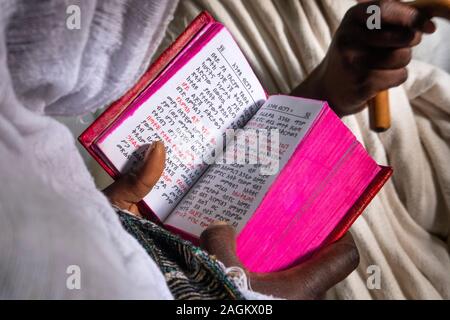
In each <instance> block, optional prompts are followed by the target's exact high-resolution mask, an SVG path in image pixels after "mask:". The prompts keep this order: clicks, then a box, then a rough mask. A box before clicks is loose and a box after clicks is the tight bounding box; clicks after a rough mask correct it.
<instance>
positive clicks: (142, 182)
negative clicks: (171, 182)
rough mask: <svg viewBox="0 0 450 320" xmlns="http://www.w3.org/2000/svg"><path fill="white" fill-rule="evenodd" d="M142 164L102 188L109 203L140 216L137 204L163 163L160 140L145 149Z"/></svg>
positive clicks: (158, 174)
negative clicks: (135, 170)
mask: <svg viewBox="0 0 450 320" xmlns="http://www.w3.org/2000/svg"><path fill="white" fill-rule="evenodd" d="M145 157H146V158H145V162H144V164H143V165H142V166H141V167H140V168H139V170H137V172H136V173H129V174H126V175H124V176H122V177H121V178H119V179H118V180H116V181H114V182H113V183H112V184H111V185H110V186H109V187H107V188H106V189H105V190H103V193H104V194H105V195H106V197H108V199H109V201H110V202H111V204H113V205H115V206H117V207H119V208H121V209H124V210H128V211H130V212H131V213H133V214H135V215H136V216H139V217H142V214H141V212H139V208H138V206H137V204H138V203H139V201H141V200H142V199H143V198H144V197H145V196H146V195H147V194H148V193H149V192H150V191H151V190H152V188H153V187H154V185H155V184H156V183H157V182H158V180H159V178H160V177H161V175H162V173H163V171H164V167H165V163H166V150H165V149H164V143H163V142H162V141H155V142H154V143H153V144H152V145H151V146H149V148H148V150H147V151H146V156H145Z"/></svg>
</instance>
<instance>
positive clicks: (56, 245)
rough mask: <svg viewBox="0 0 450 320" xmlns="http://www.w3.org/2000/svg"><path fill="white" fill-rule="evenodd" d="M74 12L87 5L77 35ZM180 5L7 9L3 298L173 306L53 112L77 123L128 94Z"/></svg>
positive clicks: (0, 72)
mask: <svg viewBox="0 0 450 320" xmlns="http://www.w3.org/2000/svg"><path fill="white" fill-rule="evenodd" d="M69 4H77V5H79V6H80V9H81V29H80V30H69V29H67V28H66V18H67V14H66V8H67V6H68V5H69ZM175 6H176V2H175V1H164V2H162V1H156V0H155V1H149V0H147V1H137V0H120V1H119V0H114V1H98V2H97V1H91V0H85V1H72V0H71V1H59V0H54V1H45V2H41V1H26V0H23V1H18V0H16V1H1V2H0V79H1V82H0V182H1V187H0V299H15V298H21V299H29V298H32V299H44V298H47V299H48V298H50V299H53V298H58V299H65V298H76V299H81V298H98V299H103V298H110V299H117V298H139V299H156V298H159V299H171V298H172V295H171V293H170V291H169V289H168V287H167V285H166V282H165V280H164V277H163V275H162V273H161V272H160V271H159V269H158V268H157V266H156V264H155V263H154V261H152V260H151V259H150V258H149V256H148V255H147V253H146V252H145V251H144V249H143V248H142V247H141V246H140V245H139V244H138V243H137V241H136V240H135V239H134V238H132V237H131V236H130V235H129V234H128V233H127V232H126V231H125V230H124V229H123V228H122V227H121V224H120V222H119V220H118V218H117V216H116V214H115V212H114V210H113V209H112V208H111V206H110V204H109V203H108V201H107V199H106V198H105V197H104V196H103V194H102V193H101V192H100V191H98V190H97V189H96V187H95V185H94V183H93V180H92V177H91V176H90V175H89V173H88V171H87V169H86V167H85V165H84V163H83V161H82V158H81V156H80V155H79V153H78V151H77V149H76V147H75V141H74V137H73V136H72V135H71V133H70V131H69V130H68V129H67V128H66V127H65V126H63V125H62V124H60V123H59V122H57V121H56V120H54V119H52V118H50V117H48V116H46V115H45V114H48V113H52V114H80V113H81V112H83V111H86V110H94V109H95V108H98V107H100V106H102V105H105V104H107V103H109V102H111V101H112V100H113V99H115V98H117V97H118V96H119V95H120V94H122V93H123V92H125V91H126V90H127V89H128V88H129V87H130V86H131V85H132V84H133V83H134V82H135V80H136V79H137V78H138V76H139V75H140V74H141V73H142V72H143V70H145V67H146V66H147V64H148V61H149V59H150V57H151V55H152V54H153V52H154V51H155V49H156V47H157V46H158V45H159V43H160V40H161V38H162V36H163V34H164V30H165V28H166V26H167V24H168V22H169V21H170V19H171V18H172V13H173V10H174V9H175ZM72 265H76V266H79V268H80V271H81V273H80V276H81V277H80V280H81V281H80V285H81V288H80V289H79V290H77V289H75V290H69V289H68V287H67V283H66V282H67V280H69V288H71V286H70V284H72V285H73V284H76V281H75V280H74V278H70V277H69V276H70V275H77V274H78V273H77V270H76V269H75V271H73V270H72V271H71V269H70V268H69V266H72ZM68 268H69V269H68ZM67 270H69V272H70V274H67V273H66V272H67ZM74 272H75V273H74Z"/></svg>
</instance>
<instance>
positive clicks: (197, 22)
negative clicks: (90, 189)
mask: <svg viewBox="0 0 450 320" xmlns="http://www.w3.org/2000/svg"><path fill="white" fill-rule="evenodd" d="M214 21H215V20H214V18H213V17H212V16H211V15H210V14H209V13H208V12H206V11H204V12H202V13H200V14H199V15H198V16H197V17H196V18H195V19H194V20H193V21H192V22H191V24H190V25H189V26H188V27H187V28H186V29H185V30H184V31H183V33H182V34H181V35H180V36H178V38H177V39H176V40H175V41H174V42H173V43H172V44H171V45H170V46H169V47H168V48H167V49H166V50H165V51H164V52H163V53H162V54H161V55H160V56H159V57H158V58H157V59H156V60H155V62H154V63H152V64H151V65H150V67H149V68H148V69H147V71H146V72H145V73H144V74H143V75H142V77H141V78H140V79H139V81H138V82H137V83H136V84H135V85H134V86H133V87H132V88H131V89H130V90H128V92H126V93H125V94H124V95H123V96H122V97H121V98H120V99H119V100H117V101H115V102H113V103H112V104H111V105H110V106H108V107H107V109H106V110H105V111H104V112H103V113H102V114H101V115H100V116H99V117H98V118H97V119H96V120H95V121H94V122H93V123H92V124H91V125H90V126H89V127H88V128H87V129H86V130H85V131H84V132H83V133H82V134H81V135H80V136H79V137H78V141H79V142H80V144H81V145H82V146H83V147H84V148H85V149H86V150H87V151H88V152H89V154H90V155H91V156H92V157H93V158H94V159H95V160H96V161H97V162H98V163H99V164H100V166H101V167H102V168H103V169H104V170H105V171H106V172H107V173H108V174H109V175H110V176H111V177H112V178H113V179H115V178H117V177H118V174H119V173H118V172H117V171H116V170H115V169H114V168H113V167H112V166H111V165H110V164H109V163H107V162H106V161H105V160H104V159H103V158H102V157H101V156H100V155H99V154H98V152H97V151H96V150H95V148H94V145H95V142H96V141H97V139H98V138H99V137H100V136H101V135H102V134H103V133H104V132H105V131H106V130H107V129H108V128H109V127H110V126H111V125H112V124H113V123H114V121H115V120H117V119H118V118H119V117H120V115H121V114H122V113H123V112H124V111H125V110H126V109H127V107H128V106H129V105H130V104H131V103H132V102H133V101H134V100H135V99H136V98H137V97H138V96H139V95H140V94H141V93H142V92H143V91H144V90H145V89H146V88H147V87H148V86H149V85H150V84H151V83H152V82H153V81H154V80H155V79H157V78H158V76H159V75H160V74H161V73H162V72H163V71H164V70H165V68H166V67H167V66H168V65H169V64H170V63H171V62H172V61H173V60H174V59H175V58H176V57H177V56H178V54H179V53H180V52H181V51H182V50H183V48H184V47H185V46H186V45H187V44H189V42H190V41H191V40H192V39H193V38H194V37H195V36H196V35H197V34H198V32H200V31H201V30H202V29H203V28H205V27H206V26H207V25H208V24H210V23H212V22H214Z"/></svg>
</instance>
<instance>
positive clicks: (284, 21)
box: [163, 0, 450, 299]
mask: <svg viewBox="0 0 450 320" xmlns="http://www.w3.org/2000/svg"><path fill="white" fill-rule="evenodd" d="M353 4H355V2H354V1H350V0H339V1H336V0H317V1H316V0H283V1H277V0H245V1H236V0H224V1H210V0H186V1H182V2H181V3H180V6H179V8H178V9H177V11H176V13H175V16H176V19H174V20H173V22H172V23H171V24H170V26H169V29H168V34H167V36H166V38H165V40H164V41H163V46H165V45H167V44H168V43H170V42H171V41H172V40H173V38H174V37H175V36H176V35H177V34H179V32H180V31H181V30H183V29H184V27H185V26H186V24H187V23H188V22H189V21H190V20H191V19H192V18H193V17H194V16H195V15H196V14H197V13H198V12H199V11H200V10H202V9H207V10H208V11H209V12H210V13H212V14H213V16H215V17H216V18H217V19H218V20H219V21H221V22H222V23H223V24H225V25H226V26H227V28H229V29H230V31H231V32H232V34H233V35H234V36H235V38H236V40H237V41H238V43H239V45H240V46H241V48H242V49H243V51H244V52H245V54H246V56H247V57H248V59H249V61H250V63H251V64H252V66H253V67H254V69H255V71H256V72H257V74H258V76H259V78H260V80H261V82H262V83H263V84H264V85H265V86H266V88H267V89H268V90H269V91H270V92H271V93H279V92H284V93H289V92H290V91H291V90H292V89H293V88H294V87H295V86H296V85H298V84H299V83H300V82H301V80H302V79H304V78H305V76H306V75H307V74H308V73H309V72H311V71H312V70H313V69H314V67H315V66H316V65H317V64H318V63H319V62H320V61H321V59H322V58H323V56H324V55H325V52H326V50H327V48H328V45H329V43H330V41H331V38H332V34H333V32H334V31H335V30H336V28H337V26H338V25H339V21H340V19H341V18H342V16H343V14H344V13H345V12H346V11H347V9H348V8H349V7H350V6H352V5H353ZM447 41H448V39H447ZM447 54H448V52H447ZM428 57H429V55H428ZM409 72H410V77H409V80H408V82H407V83H406V84H405V85H403V86H401V87H399V88H396V89H393V90H391V106H392V122H393V125H392V128H391V129H390V130H389V131H388V132H386V133H382V134H375V133H373V132H371V131H370V130H368V113H367V110H366V111H363V112H361V113H360V114H357V115H354V116H350V117H347V118H345V119H344V121H345V122H346V124H347V125H348V126H349V127H350V129H351V130H352V131H353V132H354V134H355V135H356V136H357V137H358V138H359V139H360V141H362V142H363V143H364V145H365V146H366V148H367V150H368V151H369V152H370V154H371V155H372V156H373V157H374V158H375V159H376V161H377V162H379V163H380V164H389V165H391V166H393V167H394V176H393V178H392V179H391V180H390V182H388V183H387V185H386V186H385V187H384V189H383V190H382V191H381V193H380V194H379V195H378V196H377V197H376V199H375V200H374V201H373V202H372V203H371V204H370V206H369V207H368V208H367V210H366V211H365V213H364V215H363V216H362V217H361V218H359V219H358V220H357V222H356V223H355V224H354V226H353V227H352V233H353V235H354V237H355V238H356V241H357V244H358V247H359V250H360V254H361V263H360V266H359V268H358V269H357V270H356V271H355V272H354V273H352V274H351V275H350V277H348V278H347V279H346V280H345V281H343V282H342V283H340V284H339V285H338V286H337V287H336V288H334V289H333V290H331V292H330V293H329V297H330V298H332V297H334V298H346V299H348V298H358V299H371V298H383V299H404V298H409V299H432V298H447V299H448V298H450V259H449V251H448V250H449V247H448V246H449V226H450V222H449V220H450V165H449V159H450V75H449V74H447V73H445V72H444V71H441V70H439V69H437V68H435V67H432V66H431V65H427V64H425V63H421V62H418V61H413V62H412V63H411V65H410V67H409ZM370 265H377V266H379V268H380V271H381V289H379V290H369V289H368V287H367V286H366V283H367V282H366V281H367V278H368V276H369V274H368V273H367V268H368V266H370Z"/></svg>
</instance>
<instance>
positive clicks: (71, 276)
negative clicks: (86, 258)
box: [66, 264, 81, 290]
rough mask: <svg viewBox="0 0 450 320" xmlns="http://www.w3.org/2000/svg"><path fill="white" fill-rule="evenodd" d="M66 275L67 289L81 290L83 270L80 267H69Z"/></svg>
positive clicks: (74, 265)
mask: <svg viewBox="0 0 450 320" xmlns="http://www.w3.org/2000/svg"><path fill="white" fill-rule="evenodd" d="M66 273H67V274H68V277H67V279H66V288H67V289H69V290H80V289H81V268H80V266H78V265H76V264H73V265H70V266H68V267H67V269H66Z"/></svg>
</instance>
